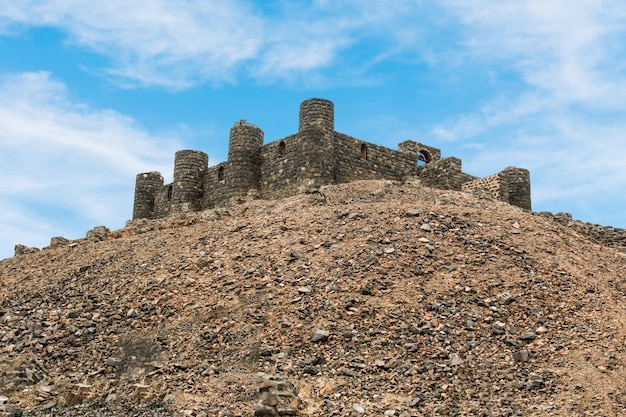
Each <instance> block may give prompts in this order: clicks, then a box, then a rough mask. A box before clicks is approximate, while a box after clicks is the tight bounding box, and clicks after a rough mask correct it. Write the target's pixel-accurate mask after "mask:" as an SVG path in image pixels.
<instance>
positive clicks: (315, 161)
mask: <svg viewBox="0 0 626 417" xmlns="http://www.w3.org/2000/svg"><path fill="white" fill-rule="evenodd" d="M409 177H417V178H419V179H420V181H421V182H422V183H423V184H424V185H427V186H430V187H435V188H440V189H446V190H458V191H461V190H467V191H473V192H480V193H482V194H485V193H486V194H488V195H490V196H491V197H492V198H494V199H497V200H501V201H505V202H508V203H510V204H512V205H515V206H518V207H521V208H523V209H526V210H530V209H531V201H530V174H529V172H528V170H526V169H522V168H515V167H508V168H506V169H504V170H503V171H501V172H499V173H497V174H494V175H491V176H488V177H484V178H478V177H475V176H473V175H470V174H467V173H464V172H462V171H461V160H460V159H459V158H455V157H448V158H441V150H440V149H437V148H435V147H432V146H427V145H424V144H422V143H418V142H415V141H413V140H406V141H404V142H402V143H400V144H399V145H398V150H397V151H396V150H393V149H389V148H386V147H384V146H379V145H375V144H373V143H369V142H365V141H363V140H361V139H357V138H355V137H352V136H349V135H346V134H344V133H340V132H337V131H335V126H334V104H333V102H332V101H329V100H325V99H320V98H311V99H308V100H305V101H304V102H302V104H301V105H300V117H299V129H298V132H297V133H295V134H293V135H290V136H287V137H285V138H282V139H279V140H276V141H273V142H271V143H268V144H264V143H263V131H262V130H261V129H260V128H259V127H257V126H255V125H253V124H251V123H248V122H247V121H245V120H241V121H239V122H236V123H235V125H234V126H233V127H232V128H231V130H230V141H229V146H228V160H227V161H225V162H222V163H220V164H217V165H214V166H211V167H209V157H208V155H207V154H206V153H204V152H201V151H197V150H181V151H178V152H176V156H175V160H174V180H173V182H172V183H170V184H164V180H163V176H162V175H161V174H160V173H159V172H147V173H142V174H139V175H137V180H136V187H135V201H134V208H133V219H141V218H146V219H157V218H163V217H167V216H168V215H170V214H174V213H176V212H179V211H181V210H187V211H200V210H205V209H208V208H212V207H215V206H221V205H228V204H233V203H236V202H237V201H238V200H240V199H241V198H244V197H246V196H249V195H253V196H255V197H257V198H264V199H273V198H281V197H285V196H290V195H294V194H297V193H301V192H306V191H309V190H311V189H315V188H316V187H319V186H322V185H328V184H340V183H347V182H351V181H356V180H374V179H387V180H405V179H407V178H409Z"/></svg>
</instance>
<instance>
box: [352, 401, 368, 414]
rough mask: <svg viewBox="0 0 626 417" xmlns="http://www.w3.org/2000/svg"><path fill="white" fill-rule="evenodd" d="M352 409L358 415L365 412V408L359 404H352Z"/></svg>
mask: <svg viewBox="0 0 626 417" xmlns="http://www.w3.org/2000/svg"><path fill="white" fill-rule="evenodd" d="M352 409H353V410H354V411H355V412H356V413H358V414H363V413H364V412H365V408H363V406H362V405H361V404H358V403H354V404H352Z"/></svg>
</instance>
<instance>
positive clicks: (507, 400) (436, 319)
mask: <svg viewBox="0 0 626 417" xmlns="http://www.w3.org/2000/svg"><path fill="white" fill-rule="evenodd" d="M150 229H154V230H150ZM0 294H1V295H0V297H1V298H0V396H3V397H5V398H6V400H4V399H2V401H0V402H5V403H6V404H4V405H0V407H2V408H4V410H5V411H4V413H5V414H6V415H11V414H13V415H17V414H18V413H19V411H18V410H21V411H23V412H24V414H25V415H33V416H34V415H97V414H96V413H100V414H98V415H102V416H113V415H163V416H165V415H197V416H201V415H206V416H215V415H222V416H251V415H253V414H255V413H256V415H259V416H271V415H279V414H281V413H282V414H281V415H295V413H297V415H302V416H349V415H363V416H379V415H386V416H404V417H408V416H432V415H450V416H477V415H484V416H518V415H519V416H546V415H552V416H578V415H580V416H583V415H598V416H610V415H621V414H623V413H626V391H625V389H626V388H625V387H626V371H625V369H624V365H623V363H624V359H625V357H624V351H625V348H626V332H625V329H626V325H625V324H624V323H625V320H624V319H625V317H626V314H625V310H624V305H625V304H624V298H625V297H626V257H625V256H624V255H623V254H621V253H619V252H617V251H616V250H614V249H611V248H607V247H605V246H602V245H600V244H598V243H596V242H595V241H593V240H591V239H590V238H588V237H585V236H582V235H579V234H577V233H576V232H575V231H573V230H572V229H570V228H567V227H566V226H564V225H562V224H559V223H557V222H555V221H554V220H553V219H552V218H550V217H549V216H544V215H538V214H531V213H528V212H524V211H522V210H521V209H519V208H516V207H513V206H510V205H508V204H506V203H501V202H496V201H490V200H481V199H477V198H475V197H473V196H471V195H468V194H463V193H457V192H445V191H440V190H433V189H430V188H427V187H422V186H420V185H419V184H418V183H408V184H399V183H391V182H384V181H368V182H358V183H351V184H343V185H337V186H328V187H325V188H322V189H321V190H320V192H319V193H313V194H303V195H298V196H295V197H291V198H287V199H284V200H278V201H248V202H245V203H243V204H242V205H239V206H236V207H232V208H228V209H218V210H210V211H206V212H202V213H195V214H193V215H189V217H188V218H181V219H176V220H174V219H170V220H167V221H160V222H157V223H146V222H141V221H137V222H135V223H133V224H129V226H128V227H127V228H125V229H122V230H118V231H115V232H113V233H111V234H110V235H109V236H108V238H107V239H105V240H103V241H101V242H97V243H94V242H89V241H87V240H81V241H75V242H74V244H72V245H69V246H63V247H58V248H54V249H45V250H43V251H41V252H38V253H34V254H27V255H22V256H16V257H14V258H11V259H7V260H4V261H2V262H0ZM1 398H2V397H0V399H1Z"/></svg>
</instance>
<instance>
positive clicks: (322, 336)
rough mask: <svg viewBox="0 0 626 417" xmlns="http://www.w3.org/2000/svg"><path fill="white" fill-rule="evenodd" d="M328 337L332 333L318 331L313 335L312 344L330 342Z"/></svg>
mask: <svg viewBox="0 0 626 417" xmlns="http://www.w3.org/2000/svg"><path fill="white" fill-rule="evenodd" d="M328 336H330V332H329V331H328V330H322V329H317V330H315V331H314V332H313V334H312V335H311V342H313V343H317V342H323V341H325V340H328Z"/></svg>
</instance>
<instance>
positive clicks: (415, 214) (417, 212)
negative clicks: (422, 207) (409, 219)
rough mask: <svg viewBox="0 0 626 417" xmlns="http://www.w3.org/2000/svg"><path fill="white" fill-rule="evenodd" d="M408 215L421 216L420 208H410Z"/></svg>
mask: <svg viewBox="0 0 626 417" xmlns="http://www.w3.org/2000/svg"><path fill="white" fill-rule="evenodd" d="M405 213H406V215H407V216H413V217H415V216H419V215H420V211H419V210H418V209H408V210H407V211H406V212H405Z"/></svg>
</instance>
